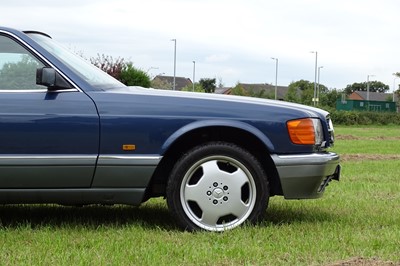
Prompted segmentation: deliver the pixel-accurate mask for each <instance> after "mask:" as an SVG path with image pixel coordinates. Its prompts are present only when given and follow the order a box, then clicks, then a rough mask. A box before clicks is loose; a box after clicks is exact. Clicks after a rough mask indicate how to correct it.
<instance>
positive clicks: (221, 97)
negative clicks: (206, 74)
mask: <svg viewBox="0 0 400 266" xmlns="http://www.w3.org/2000/svg"><path fill="white" fill-rule="evenodd" d="M107 92H108V93H119V94H136V95H137V94H140V95H154V96H163V97H173V98H187V99H200V100H210V101H224V102H237V103H245V104H256V105H263V106H271V107H280V108H282V107H284V108H288V109H293V110H298V111H303V112H307V113H308V114H309V115H310V116H314V117H315V116H319V117H321V118H326V116H327V115H328V114H329V113H328V112H327V111H325V110H322V109H319V108H316V107H311V106H306V105H302V104H297V103H291V102H285V101H277V100H270V99H264V98H256V97H246V96H236V95H225V94H215V93H198V92H186V91H172V90H161V89H153V88H143V87H139V86H128V87H122V88H116V89H112V90H109V91H107Z"/></svg>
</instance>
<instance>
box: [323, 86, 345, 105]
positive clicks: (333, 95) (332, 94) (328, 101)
mask: <svg viewBox="0 0 400 266" xmlns="http://www.w3.org/2000/svg"><path fill="white" fill-rule="evenodd" d="M341 95H342V92H341V91H338V90H336V89H333V90H327V91H325V92H323V93H322V92H321V93H320V97H319V98H320V100H319V104H320V105H321V106H328V107H332V108H335V107H336V100H337V99H339V98H340V97H341Z"/></svg>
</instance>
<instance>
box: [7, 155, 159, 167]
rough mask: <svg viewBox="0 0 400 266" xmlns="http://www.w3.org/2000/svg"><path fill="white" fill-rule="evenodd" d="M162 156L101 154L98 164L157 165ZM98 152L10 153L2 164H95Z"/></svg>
mask: <svg viewBox="0 0 400 266" xmlns="http://www.w3.org/2000/svg"><path fill="white" fill-rule="evenodd" d="M162 158H163V157H162V156H138V155H101V156H99V158H98V163H97V164H98V166H104V165H132V166H133V165H157V164H158V163H159V162H160V161H161V159H162ZM96 159H97V154H93V155H91V154H85V155H60V154H49V155H39V154H23V155H18V154H8V155H0V166H15V165H86V164H94V163H95V160H96Z"/></svg>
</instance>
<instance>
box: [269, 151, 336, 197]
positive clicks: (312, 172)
mask: <svg viewBox="0 0 400 266" xmlns="http://www.w3.org/2000/svg"><path fill="white" fill-rule="evenodd" d="M272 159H273V161H274V163H275V166H276V169H277V171H278V174H279V178H280V181H281V185H282V191H283V196H284V197H285V198H286V199H312V198H319V197H321V196H322V195H323V192H324V191H325V187H326V186H327V185H328V183H329V182H330V181H331V180H332V179H335V180H339V179H340V169H341V167H340V164H339V155H337V154H336V153H331V152H329V153H313V154H298V155H272Z"/></svg>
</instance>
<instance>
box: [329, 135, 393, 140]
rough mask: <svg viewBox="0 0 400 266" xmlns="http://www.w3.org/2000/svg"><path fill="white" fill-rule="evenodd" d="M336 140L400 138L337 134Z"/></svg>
mask: <svg viewBox="0 0 400 266" xmlns="http://www.w3.org/2000/svg"><path fill="white" fill-rule="evenodd" d="M335 139H336V140H400V136H399V137H386V136H376V137H359V136H354V135H336V136H335Z"/></svg>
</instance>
